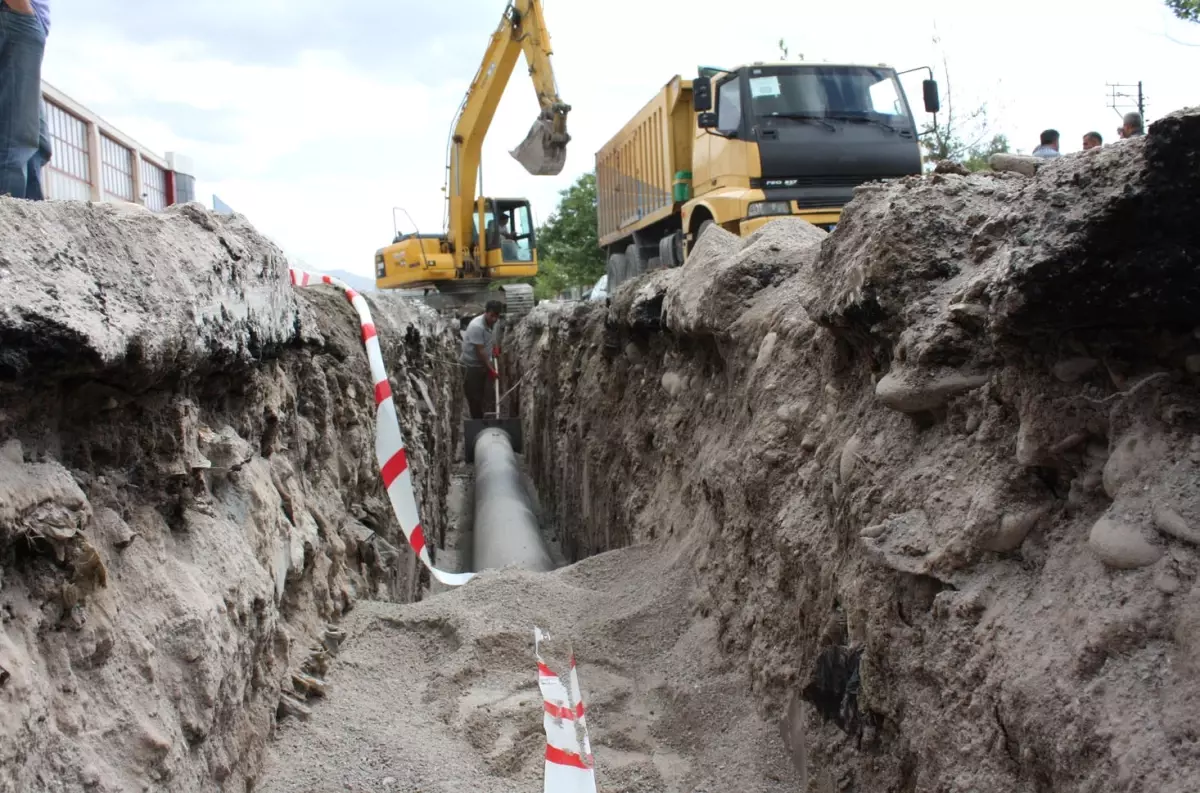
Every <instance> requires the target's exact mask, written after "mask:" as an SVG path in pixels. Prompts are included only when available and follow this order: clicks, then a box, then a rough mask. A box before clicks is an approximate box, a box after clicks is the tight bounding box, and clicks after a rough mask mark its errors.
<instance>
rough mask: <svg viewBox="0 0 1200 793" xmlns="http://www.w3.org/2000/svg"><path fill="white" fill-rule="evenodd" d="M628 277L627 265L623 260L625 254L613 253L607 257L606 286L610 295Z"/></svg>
mask: <svg viewBox="0 0 1200 793" xmlns="http://www.w3.org/2000/svg"><path fill="white" fill-rule="evenodd" d="M628 277H629V263H628V262H627V261H626V259H625V254H623V253H614V254H612V255H611V256H609V257H608V285H607V290H608V293H609V294H610V295H611V294H612V293H613V292H615V291H616V289H617V287H618V286H620V285H621V284H622V283H623V282H624V281H625V279H627V278H628Z"/></svg>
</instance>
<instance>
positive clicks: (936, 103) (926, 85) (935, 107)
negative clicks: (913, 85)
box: [921, 80, 942, 113]
mask: <svg viewBox="0 0 1200 793" xmlns="http://www.w3.org/2000/svg"><path fill="white" fill-rule="evenodd" d="M921 90H922V91H923V92H924V94H925V112H926V113H936V112H938V111H939V110H941V109H942V100H941V98H940V97H939V96H938V84H937V80H925V81H924V82H923V83H921Z"/></svg>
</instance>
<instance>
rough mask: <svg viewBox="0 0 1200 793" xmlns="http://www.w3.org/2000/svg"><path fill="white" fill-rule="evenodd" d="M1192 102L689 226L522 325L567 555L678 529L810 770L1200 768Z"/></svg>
mask: <svg viewBox="0 0 1200 793" xmlns="http://www.w3.org/2000/svg"><path fill="white" fill-rule="evenodd" d="M1198 211H1200V110H1197V109H1192V110H1189V111H1183V112H1180V113H1177V114H1174V115H1172V116H1169V117H1167V118H1165V119H1163V120H1161V121H1160V122H1158V123H1156V124H1155V125H1153V126H1152V128H1151V130H1150V133H1149V135H1148V136H1147V137H1146V138H1143V139H1139V140H1132V141H1123V142H1120V143H1118V144H1115V145H1111V146H1106V147H1104V148H1102V149H1098V150H1094V151H1092V152H1088V153H1083V154H1079V155H1072V156H1067V157H1063V158H1061V159H1059V160H1055V161H1051V162H1049V163H1046V164H1044V165H1042V166H1041V168H1040V169H1039V170H1038V171H1037V173H1036V175H1035V176H1033V177H1026V176H1021V175H1018V174H1014V173H986V174H976V175H968V176H959V175H940V174H939V175H937V176H934V177H932V178H927V179H919V178H912V179H906V180H899V181H895V182H891V183H888V184H876V185H870V186H866V187H863V188H860V189H859V190H858V191H857V193H856V197H855V200H854V202H853V203H852V204H851V205H850V206H849V207H847V210H846V212H845V215H844V216H843V220H842V223H841V225H840V226H839V228H838V231H837V232H836V234H834V235H831V236H828V237H826V236H825V235H824V233H823V232H821V231H819V230H816V229H814V228H812V227H811V226H807V225H806V224H803V223H802V222H798V221H792V220H787V219H781V220H779V221H776V222H773V223H771V224H768V225H767V226H766V227H764V228H763V229H762V230H760V231H759V232H758V233H756V234H755V235H753V236H752V237H749V238H747V239H746V240H739V239H737V238H735V237H733V236H732V235H729V234H727V233H724V232H722V231H720V230H712V231H710V232H709V233H708V234H706V236H705V238H704V239H703V240H701V242H700V243H699V245H698V248H697V251H696V253H695V255H693V256H692V257H691V258H690V259H689V261H688V263H687V264H686V265H684V266H683V267H682V268H679V269H676V270H667V271H659V272H655V273H650V274H647V275H645V276H643V277H641V278H639V279H637V280H635V281H634V282H632V283H629V284H627V285H624V286H623V287H622V288H621V289H620V290H618V292H617V293H616V294H615V295H614V296H613V297H612V301H611V305H610V306H607V307H603V306H601V307H596V306H593V305H587V304H577V303H576V304H547V305H542V306H540V307H539V308H538V309H536V310H535V312H534V314H533V315H531V316H530V318H528V319H527V320H526V321H524V322H523V323H522V324H521V325H520V326H518V327H517V328H516V329H515V333H514V337H515V342H514V341H510V345H509V346H510V349H509V350H508V351H507V352H506V355H507V357H508V359H509V360H508V367H509V371H515V372H516V373H517V374H518V375H521V376H524V377H526V378H527V379H526V381H525V384H524V385H523V386H522V388H521V394H520V410H521V416H522V420H523V423H524V428H525V434H526V457H527V460H528V463H529V466H530V470H531V472H532V474H533V477H534V479H535V481H536V482H537V485H538V487H539V491H540V494H541V499H542V502H543V505H544V507H545V509H546V510H547V511H548V512H550V513H551V514H553V515H554V516H555V522H556V524H557V526H558V527H559V528H560V530H561V532H562V535H563V536H562V541H563V547H564V551H565V552H566V554H567V555H568V557H569V558H570V559H580V558H583V557H586V556H589V555H592V554H596V553H600V552H603V551H606V550H610V549H613V548H619V547H622V546H627V545H632V544H645V543H657V544H661V545H663V546H666V547H667V548H677V549H684V550H685V551H687V552H692V551H688V550H687V549H691V548H696V549H698V550H695V551H694V553H693V557H692V560H691V565H692V568H693V571H694V589H695V591H694V595H693V598H692V610H693V616H694V617H695V618H696V619H701V618H704V617H708V616H715V618H716V621H717V625H718V628H717V636H718V641H719V643H720V645H721V648H722V650H723V651H724V652H725V653H726V655H727V656H728V657H729V659H730V661H731V662H733V663H739V662H740V663H743V664H744V666H745V669H746V670H747V672H746V674H747V676H748V678H749V683H750V685H751V687H752V689H753V691H754V694H755V697H756V700H757V702H758V704H759V707H760V711H761V713H762V714H763V715H765V716H767V717H769V718H772V719H777V720H778V721H779V723H780V739H781V740H782V741H784V743H785V744H786V745H787V746H789V747H790V749H791V752H792V757H793V761H794V762H795V764H796V765H797V768H798V769H800V770H801V773H802V774H803V775H804V778H805V779H806V780H807V781H808V782H809V783H811V784H812V785H813V787H812V788H811V789H815V790H822V791H829V790H879V791H885V790H889V791H939V792H943V791H946V792H948V791H956V792H961V793H967V792H968V791H971V792H972V793H988V792H990V791H996V792H997V793H999V792H1000V791H1013V790H1030V791H1045V792H1046V793H1049V792H1050V791H1055V793H1071V792H1072V791H1101V790H1104V791H1116V790H1120V791H1179V793H1183V791H1190V790H1193V789H1194V788H1195V784H1196V780H1197V779H1200V616H1198V615H1200V577H1198V574H1200V390H1198V386H1200V324H1198V323H1200V310H1198V309H1200V270H1198V269H1197V264H1198V263H1200V227H1198V226H1197V225H1196V224H1195V221H1194V218H1195V217H1196V216H1197V212H1198Z"/></svg>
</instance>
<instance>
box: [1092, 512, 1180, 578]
mask: <svg viewBox="0 0 1200 793" xmlns="http://www.w3.org/2000/svg"><path fill="white" fill-rule="evenodd" d="M1088 547H1089V548H1091V549H1092V552H1093V553H1094V554H1096V556H1097V557H1098V558H1099V559H1100V561H1102V562H1104V564H1105V565H1106V566H1108V567H1111V568H1113V569H1116V570H1136V569H1137V568H1139V567H1149V566H1150V565H1152V564H1154V563H1155V562H1157V561H1158V560H1159V559H1161V558H1162V555H1163V549H1162V548H1161V547H1159V546H1157V545H1155V544H1154V543H1152V542H1150V540H1148V539H1147V538H1146V535H1145V533H1144V532H1143V531H1142V530H1141V529H1140V528H1138V527H1137V526H1135V525H1133V524H1130V523H1127V522H1125V521H1123V520H1120V519H1119V518H1115V517H1109V516H1105V517H1102V518H1100V519H1099V520H1098V521H1096V523H1095V524H1094V525H1093V526H1092V531H1091V534H1089V535H1088Z"/></svg>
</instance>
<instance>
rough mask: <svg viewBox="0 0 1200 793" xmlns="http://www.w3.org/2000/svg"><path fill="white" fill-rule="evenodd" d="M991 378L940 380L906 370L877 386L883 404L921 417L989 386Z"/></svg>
mask: <svg viewBox="0 0 1200 793" xmlns="http://www.w3.org/2000/svg"><path fill="white" fill-rule="evenodd" d="M987 381H988V376H987V375H969V374H963V373H960V372H950V373H945V374H942V375H940V376H932V375H927V374H925V373H919V372H912V371H906V370H901V371H897V370H893V371H891V372H888V373H887V374H886V375H884V377H883V379H882V380H880V381H879V383H878V384H876V386H875V396H876V397H878V398H879V401H880V402H882V403H883V404H885V405H887V406H888V407H890V408H891V409H892V410H898V411H900V412H902V413H920V412H923V411H926V410H934V409H936V408H939V407H941V406H942V405H945V404H946V402H948V401H949V400H950V399H952V398H953V397H956V396H958V395H960V394H963V393H965V392H967V391H970V390H972V389H975V388H979V387H980V386H983V385H985V384H986V383H987Z"/></svg>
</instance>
